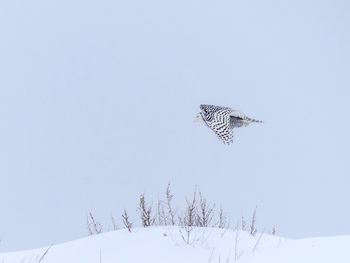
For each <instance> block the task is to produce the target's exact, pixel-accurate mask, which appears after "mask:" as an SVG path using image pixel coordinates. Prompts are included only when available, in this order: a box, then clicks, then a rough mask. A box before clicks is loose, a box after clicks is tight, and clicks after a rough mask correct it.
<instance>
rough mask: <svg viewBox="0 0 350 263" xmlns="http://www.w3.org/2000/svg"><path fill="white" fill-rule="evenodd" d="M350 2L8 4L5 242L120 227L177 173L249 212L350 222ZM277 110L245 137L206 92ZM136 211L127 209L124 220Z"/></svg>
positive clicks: (298, 230)
mask: <svg viewBox="0 0 350 263" xmlns="http://www.w3.org/2000/svg"><path fill="white" fill-rule="evenodd" d="M349 14H350V3H349V1H345V0H344V1H340V0H339V1H337V0H324V1H322V0H321V1H316V0H314V1H311V0H295V1H279V0H267V1H260V0H250V1H236V0H219V1H208V0H177V1H164V0H158V1H157V0H150V1H144V0H131V1H115V0H103V1H89V0H84V1H82V0H76V1H68V0H59V1H58V0H57V1H47V0H45V1H44V0H42V1H39V0H33V1H23V0H22V1H20V0H17V1H13V0H3V1H1V2H0V33H1V41H0V72H1V73H0V74H1V77H0V160H1V161H0V176H1V191H0V209H1V216H0V238H1V240H2V241H1V243H0V251H9V250H18V249H27V248H35V247H39V246H45V245H49V244H52V243H59V242H64V241H68V240H71V239H75V238H80V237H84V236H86V234H87V231H86V225H85V216H86V213H88V212H89V211H92V212H93V213H94V214H95V215H96V217H97V218H98V219H100V220H101V221H102V222H103V223H104V224H105V227H106V228H107V224H109V216H110V214H111V213H113V214H114V215H115V216H116V217H117V218H118V219H120V214H121V213H122V211H123V208H124V207H125V208H127V209H129V210H130V212H131V213H135V210H136V206H137V197H138V195H139V194H140V193H141V192H145V193H146V197H147V198H149V199H155V198H157V196H158V195H160V194H162V193H163V191H164V188H165V186H166V184H167V183H168V182H169V181H170V182H171V183H172V186H173V191H174V193H175V202H176V203H178V204H179V205H181V204H182V203H184V201H185V196H186V195H190V193H191V191H193V189H194V188H195V186H196V185H197V186H198V187H199V189H200V190H201V191H202V192H204V193H205V194H206V196H207V197H208V199H210V200H212V201H215V202H217V203H218V206H222V207H223V208H224V209H226V211H227V212H228V213H229V214H230V216H231V220H232V221H233V222H234V223H235V222H236V220H238V219H239V218H240V217H241V216H242V215H243V216H246V217H249V216H250V215H251V213H252V210H253V209H254V207H255V206H256V205H258V224H259V227H260V229H261V230H263V229H265V231H269V230H270V229H271V228H272V226H273V225H276V227H277V233H278V234H279V235H282V236H286V237H291V238H300V237H309V236H319V235H341V234H350V224H349V222H350V211H349V198H350V192H349V187H350V173H349V172H350V168H349V161H350V159H349V149H350V139H349V134H350V121H349V114H350V104H349V103H350V100H349V99H350V90H349V88H350V74H349V72H350V48H349V47H350V34H349V32H350V16H349ZM201 103H207V104H216V105H222V106H229V107H232V108H235V109H239V110H242V111H243V112H245V113H246V114H247V115H248V116H250V117H253V118H257V119H261V120H263V121H265V123H264V124H263V125H251V126H249V127H247V128H241V129H238V130H236V132H235V141H234V143H233V144H232V145H231V146H226V145H224V144H222V143H221V142H220V141H219V140H218V139H217V138H216V137H215V135H214V134H213V133H212V132H211V131H210V130H209V129H208V128H206V127H205V126H203V125H198V124H195V123H193V119H194V117H195V116H196V114H197V113H198V111H199V104H201ZM119 221H120V220H119Z"/></svg>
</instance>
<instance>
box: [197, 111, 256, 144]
mask: <svg viewBox="0 0 350 263" xmlns="http://www.w3.org/2000/svg"><path fill="white" fill-rule="evenodd" d="M199 108H200V109H201V112H199V113H198V115H197V117H196V119H195V120H196V121H203V122H204V123H205V124H206V126H208V127H209V128H210V129H211V130H212V131H213V132H214V133H215V134H216V135H217V136H218V137H219V139H221V140H222V142H223V143H224V144H227V145H230V144H231V143H232V142H233V129H234V128H240V127H245V126H248V125H249V124H251V123H263V122H262V121H259V120H255V119H252V118H249V117H248V116H246V115H245V114H244V113H243V112H240V111H238V110H234V109H232V108H230V107H222V106H215V105H208V104H201V105H200V106H199Z"/></svg>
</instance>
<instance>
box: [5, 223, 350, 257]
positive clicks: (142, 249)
mask: <svg viewBox="0 0 350 263" xmlns="http://www.w3.org/2000/svg"><path fill="white" fill-rule="evenodd" d="M186 237H187V236H186V231H185V230H184V229H182V228H180V227H151V228H136V229H133V232H131V233H129V232H128V231H127V230H117V231H114V232H108V233H104V234H100V235H94V236H89V237H86V238H82V239H79V240H75V241H71V242H67V243H64V244H59V245H53V246H51V248H50V249H49V250H48V253H47V254H46V256H45V257H44V259H43V260H42V261H41V262H46V263H63V262H64V263H78V262H83V263H99V262H101V263H112V262H113V263H118V262H121V263H132V262H135V263H136V262H144V263H158V262H159V263H165V262H166V263H184V262H189V263H207V262H208V263H210V262H212V263H217V262H235V261H236V262H239V263H258V262H259V263H281V262H283V263H289V262H294V263H296V262H297V263H304V262H305V263H311V262H316V263H325V262H337V263H342V262H344V263H345V262H346V263H349V262H350V253H349V251H348V249H349V248H350V236H341V237H323V238H308V239H300V240H291V239H286V238H281V237H277V236H272V235H266V234H259V233H257V234H256V235H255V236H254V237H253V236H251V235H249V233H247V232H244V231H235V230H232V229H218V228H196V229H194V230H193V231H192V232H191V235H190V239H189V242H188V243H189V244H187V242H186V241H187V239H186ZM46 250H47V247H46V248H40V249H35V250H27V251H18V252H10V253H2V254H0V260H1V262H3V263H20V262H21V263H38V262H39V260H40V258H41V256H42V255H43V254H44V253H45V251H46Z"/></svg>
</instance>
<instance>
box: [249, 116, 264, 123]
mask: <svg viewBox="0 0 350 263" xmlns="http://www.w3.org/2000/svg"><path fill="white" fill-rule="evenodd" d="M247 120H248V121H249V122H255V123H264V122H263V121H259V120H256V119H252V118H249V117H247Z"/></svg>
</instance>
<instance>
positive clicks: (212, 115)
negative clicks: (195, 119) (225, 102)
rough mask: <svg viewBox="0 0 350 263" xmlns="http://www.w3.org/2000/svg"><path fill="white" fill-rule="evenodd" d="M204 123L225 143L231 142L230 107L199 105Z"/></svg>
mask: <svg viewBox="0 0 350 263" xmlns="http://www.w3.org/2000/svg"><path fill="white" fill-rule="evenodd" d="M200 108H201V110H202V111H203V113H204V114H203V115H202V116H203V120H204V122H205V123H206V125H207V126H208V127H209V128H210V129H211V130H212V131H214V133H215V134H216V135H217V136H218V137H219V138H220V139H221V140H222V141H223V142H224V143H225V144H230V143H232V142H233V128H232V126H231V124H230V113H231V112H232V109H230V108H227V107H219V106H213V105H204V104H202V105H201V106H200Z"/></svg>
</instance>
